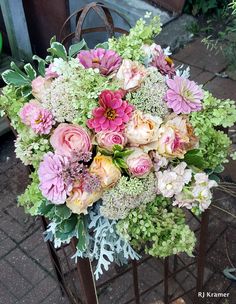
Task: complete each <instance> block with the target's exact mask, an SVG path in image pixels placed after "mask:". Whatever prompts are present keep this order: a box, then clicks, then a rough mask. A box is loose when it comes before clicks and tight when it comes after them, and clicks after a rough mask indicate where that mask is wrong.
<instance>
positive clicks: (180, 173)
mask: <svg viewBox="0 0 236 304" xmlns="http://www.w3.org/2000/svg"><path fill="white" fill-rule="evenodd" d="M186 167H187V164H186V163H185V162H182V163H180V164H179V165H178V166H176V167H174V168H169V169H167V170H164V171H163V172H162V171H158V172H157V173H156V176H157V188H158V191H159V192H160V193H161V194H162V195H163V196H164V197H173V196H174V195H176V194H179V193H180V192H181V191H182V189H183V187H184V185H186V184H188V183H189V182H190V180H191V178H192V170H191V169H186Z"/></svg>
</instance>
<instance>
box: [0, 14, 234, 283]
mask: <svg viewBox="0 0 236 304" xmlns="http://www.w3.org/2000/svg"><path fill="white" fill-rule="evenodd" d="M148 18H150V16H149V15H148V16H146V17H145V18H144V19H140V20H139V21H138V22H137V24H136V26H135V27H134V28H132V29H131V30H130V34H129V35H127V36H121V37H120V38H112V39H109V40H108V42H105V43H103V44H100V45H98V46H96V47H95V48H94V49H88V48H87V45H86V43H85V41H84V40H82V41H80V42H79V43H77V44H74V45H72V46H71V47H70V48H69V52H68V53H67V51H66V49H65V48H64V46H63V45H61V44H60V43H58V42H56V41H55V39H52V41H51V46H50V48H49V49H48V52H49V53H50V55H49V56H47V58H46V60H43V59H41V58H39V57H37V56H34V57H33V59H34V60H36V61H38V71H37V72H36V70H35V69H34V68H33V66H32V65H31V64H26V65H25V66H24V70H25V71H21V70H19V69H18V68H17V66H16V65H15V64H14V63H12V64H11V68H12V69H11V70H7V71H5V72H4V73H3V75H2V77H3V79H4V81H5V82H6V84H7V86H6V87H5V88H4V89H3V95H2V96H1V99H0V104H1V108H2V109H3V113H5V114H7V115H8V117H9V118H10V120H11V123H12V126H13V128H15V130H16V131H17V133H18V136H17V139H16V141H15V147H16V155H17V157H19V158H20V159H21V160H22V162H23V163H24V164H25V165H31V166H32V167H33V169H34V170H33V173H32V174H31V178H32V181H31V184H30V185H29V186H28V188H27V189H26V191H25V193H24V194H22V195H21V196H20V197H19V205H21V206H24V207H25V210H26V212H28V213H30V214H31V215H43V216H45V217H46V218H48V219H49V221H50V224H49V226H48V229H47V231H46V232H45V239H46V240H48V239H50V240H53V241H54V244H55V246H56V247H59V246H61V245H62V244H63V243H69V242H70V240H71V238H72V237H76V238H77V239H78V242H77V251H76V253H75V257H89V258H91V259H95V260H97V267H96V271H95V275H96V278H98V277H99V275H100V274H102V272H103V270H104V269H105V270H107V269H108V266H109V264H110V263H111V262H113V261H116V262H118V263H123V262H125V261H127V260H128V259H129V258H131V259H138V258H139V254H138V253H137V252H140V250H141V249H142V250H144V252H145V253H147V254H150V255H153V256H158V257H165V256H169V255H172V254H177V253H180V252H186V253H187V254H189V255H192V252H193V250H194V245H195V236H194V233H193V232H192V231H191V230H190V228H189V226H188V225H187V224H186V222H185V213H184V211H183V210H184V208H187V209H190V210H191V211H192V212H194V213H195V214H196V215H200V213H201V212H203V211H204V210H205V209H207V208H208V207H209V206H210V204H211V199H212V193H211V190H212V188H213V187H216V186H217V181H218V180H217V173H220V172H221V171H222V170H223V167H222V163H224V162H226V158H227V155H228V152H229V147H230V140H229V138H228V137H227V135H226V134H224V133H223V132H222V131H219V128H218V127H219V126H223V127H228V126H231V125H233V123H234V122H235V120H236V109H235V106H234V102H233V101H230V100H218V99H216V98H214V97H213V96H212V95H211V94H210V93H209V92H206V91H204V90H203V88H202V87H200V86H198V85H197V84H196V83H195V82H194V81H191V80H189V79H188V77H189V73H188V69H187V70H182V68H181V67H180V68H177V67H176V66H175V65H174V62H173V61H172V59H171V58H170V57H169V55H170V53H169V49H162V48H161V47H160V46H159V45H157V44H155V43H154V40H153V39H154V37H155V36H156V35H157V34H158V33H159V32H160V30H161V28H160V21H159V18H157V17H154V18H153V19H150V20H148Z"/></svg>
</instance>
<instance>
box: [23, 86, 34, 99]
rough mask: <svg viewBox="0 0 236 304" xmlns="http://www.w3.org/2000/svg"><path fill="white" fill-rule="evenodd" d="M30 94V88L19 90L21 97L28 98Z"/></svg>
mask: <svg viewBox="0 0 236 304" xmlns="http://www.w3.org/2000/svg"><path fill="white" fill-rule="evenodd" d="M31 93H32V87H31V86H29V85H27V86H24V87H23V88H22V89H21V95H22V96H23V97H28V96H29V95H30V94H31Z"/></svg>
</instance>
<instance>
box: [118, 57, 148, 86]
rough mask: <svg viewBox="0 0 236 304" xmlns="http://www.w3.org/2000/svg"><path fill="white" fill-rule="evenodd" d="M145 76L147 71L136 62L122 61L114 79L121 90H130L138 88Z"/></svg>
mask: <svg viewBox="0 0 236 304" xmlns="http://www.w3.org/2000/svg"><path fill="white" fill-rule="evenodd" d="M146 75H147V70H146V68H145V67H144V66H143V65H141V64H140V63H138V62H136V61H132V60H129V59H124V60H123V62H122V65H121V66H120V68H119V70H118V72H117V74H116V78H117V79H118V80H120V82H121V87H122V89H124V90H132V89H136V88H137V87H139V86H140V84H141V82H142V81H143V79H144V77H145V76H146Z"/></svg>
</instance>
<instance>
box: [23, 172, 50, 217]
mask: <svg viewBox="0 0 236 304" xmlns="http://www.w3.org/2000/svg"><path fill="white" fill-rule="evenodd" d="M30 177H31V179H32V181H31V184H30V185H28V187H27V188H26V190H25V192H24V193H23V194H21V195H20V196H18V203H19V206H22V207H24V209H25V212H26V213H29V214H30V215H32V216H33V215H37V214H38V208H39V206H40V205H41V204H42V203H43V202H44V201H45V198H44V197H43V195H42V193H41V191H40V190H39V178H38V174H37V172H33V173H31V175H30Z"/></svg>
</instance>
